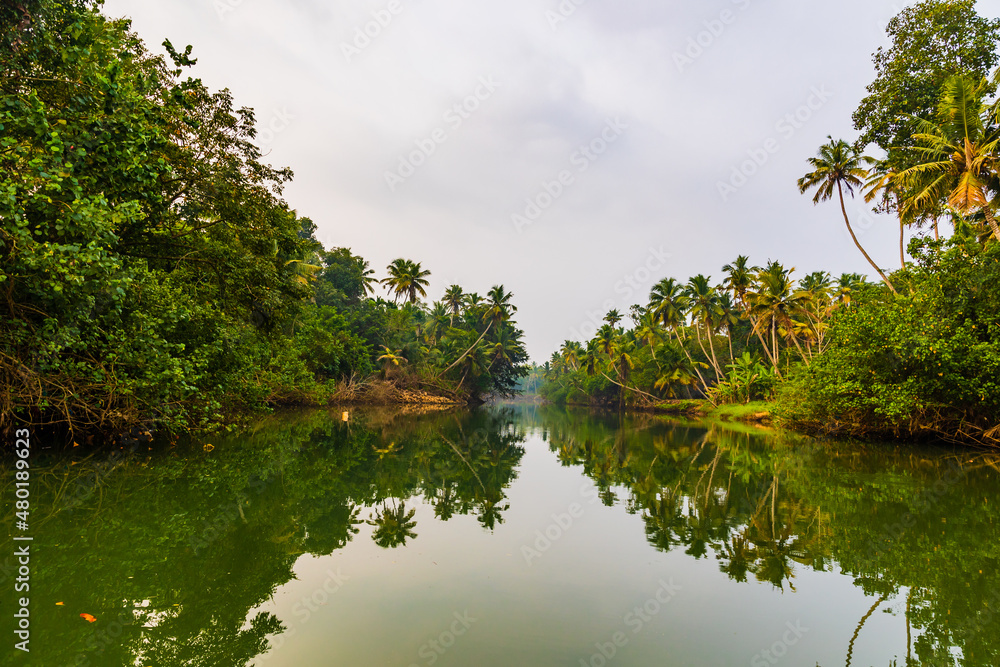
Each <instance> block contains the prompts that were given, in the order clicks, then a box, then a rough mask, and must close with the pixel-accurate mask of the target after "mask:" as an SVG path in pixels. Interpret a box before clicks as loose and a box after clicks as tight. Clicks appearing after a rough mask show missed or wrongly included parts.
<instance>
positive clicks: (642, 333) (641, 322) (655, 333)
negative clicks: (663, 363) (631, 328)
mask: <svg viewBox="0 0 1000 667" xmlns="http://www.w3.org/2000/svg"><path fill="white" fill-rule="evenodd" d="M638 317H639V319H638V320H636V323H635V337H636V339H637V340H640V341H642V342H643V343H645V344H646V345H648V346H649V353H650V354H651V355H653V361H657V359H656V348H655V346H656V343H657V342H659V341H660V338H661V336H660V323H659V321H658V320H657V319H656V314H655V313H653V312H652V311H651V310H647V309H643V310H642V314H641V315H639V316H638ZM657 366H659V362H657Z"/></svg>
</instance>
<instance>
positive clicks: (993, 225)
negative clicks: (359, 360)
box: [983, 206, 1000, 241]
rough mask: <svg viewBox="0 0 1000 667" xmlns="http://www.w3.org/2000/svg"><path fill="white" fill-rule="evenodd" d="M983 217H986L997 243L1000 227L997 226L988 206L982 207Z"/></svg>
mask: <svg viewBox="0 0 1000 667" xmlns="http://www.w3.org/2000/svg"><path fill="white" fill-rule="evenodd" d="M983 215H985V216H986V222H987V223H988V224H989V226H990V229H992V230H993V237H994V238H996V240H997V241H1000V226H998V225H997V220H996V218H994V217H993V212H992V211H990V207H989V206H984V207H983Z"/></svg>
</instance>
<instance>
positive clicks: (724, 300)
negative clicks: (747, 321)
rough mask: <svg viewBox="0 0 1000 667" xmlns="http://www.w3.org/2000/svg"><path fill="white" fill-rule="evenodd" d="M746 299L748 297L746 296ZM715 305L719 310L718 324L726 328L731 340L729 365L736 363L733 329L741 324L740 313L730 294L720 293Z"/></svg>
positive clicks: (727, 335)
mask: <svg viewBox="0 0 1000 667" xmlns="http://www.w3.org/2000/svg"><path fill="white" fill-rule="evenodd" d="M745 297H746V295H745V294H744V298H745ZM715 305H716V306H717V307H718V309H719V320H718V324H719V326H722V327H725V328H726V337H727V338H728V339H729V363H733V362H734V361H736V358H735V356H734V355H733V327H734V326H735V325H737V324H739V322H740V311H739V310H738V309H737V307H736V304H735V303H733V297H731V296H730V295H729V292H722V291H719V295H718V297H717V298H716V300H715Z"/></svg>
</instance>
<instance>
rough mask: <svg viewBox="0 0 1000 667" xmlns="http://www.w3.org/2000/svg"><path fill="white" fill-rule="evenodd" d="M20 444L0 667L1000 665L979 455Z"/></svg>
mask: <svg viewBox="0 0 1000 667" xmlns="http://www.w3.org/2000/svg"><path fill="white" fill-rule="evenodd" d="M35 447H36V449H35V452H34V454H33V459H32V469H31V472H32V491H31V493H32V496H31V499H32V505H31V507H32V510H31V517H32V526H31V532H32V535H33V537H34V541H33V542H32V547H31V549H32V551H31V554H32V557H31V584H30V585H31V589H30V611H31V644H30V646H31V652H30V653H23V652H20V651H16V650H14V649H13V643H14V642H15V641H17V640H16V639H15V638H14V635H13V634H12V630H13V629H14V625H13V623H12V620H11V614H9V613H7V612H6V611H5V612H4V614H3V616H4V617H5V618H6V619H7V620H5V621H4V623H5V625H7V626H10V627H8V628H7V629H5V631H4V632H3V636H4V637H7V639H6V640H5V641H6V642H7V643H8V646H5V647H4V649H3V650H2V651H0V655H3V656H4V660H5V664H12V665H13V664H18V665H36V666H38V667H63V666H67V665H100V666H105V665H107V666H113V667H120V666H124V665H148V666H150V667H174V666H180V665H199V666H201V665H204V666H227V665H240V666H242V665H257V666H261V667H264V666H273V667H311V666H313V665H316V666H324V667H325V666H328V665H349V666H361V667H368V666H381V665H385V666H389V667H392V666H398V667H414V666H427V667H430V666H431V665H439V666H442V667H448V666H475V667H535V666H537V667H580V666H584V667H586V666H590V667H605V666H612V665H614V666H619V665H620V666H622V667H630V666H636V667H639V666H642V667H646V666H652V665H657V666H689V665H693V666H700V665H706V666H707V665H711V666H717V665H726V666H729V665H748V666H750V667H762V666H765V665H768V666H769V665H788V666H789V667H793V666H803V665H804V666H806V667H813V666H814V665H819V666H822V667H832V666H835V665H844V664H846V665H856V666H860V667H889V666H890V665H897V666H899V667H903V666H904V665H964V666H987V665H998V664H1000V616H998V615H997V613H996V612H997V611H998V610H1000V604H998V603H1000V586H998V580H1000V574H998V568H997V565H998V555H1000V526H998V525H997V521H996V515H997V513H996V508H997V507H998V504H1000V476H998V467H997V465H998V464H997V457H996V456H995V455H989V454H981V453H975V452H970V451H968V450H952V449H947V448H927V447H901V446H881V445H861V444H844V443H832V442H826V441H819V440H812V439H806V438H801V437H796V436H793V435H789V434H782V433H777V432H773V431H767V430H763V429H759V428H755V427H749V426H742V425H723V424H718V423H699V422H681V421H671V420H667V419H664V418H659V417H654V416H649V415H633V416H626V417H620V416H618V415H613V414H607V415H600V414H594V413H591V412H588V411H574V410H569V411H567V410H563V409H558V408H549V407H535V406H506V407H505V406H494V407H488V408H484V409H481V410H477V411H469V412H467V411H454V412H447V411H446V412H431V413H412V412H411V413H406V412H404V411H399V410H356V409H354V408H351V409H349V410H348V411H347V412H346V413H345V412H344V411H342V410H335V411H315V412H302V413H285V414H280V415H276V416H274V417H271V418H268V419H266V420H264V421H263V422H261V423H260V424H259V425H258V426H257V427H256V428H254V429H251V430H248V431H245V432H241V433H234V434H229V435H220V436H211V437H207V438H200V439H197V440H194V439H191V440H179V441H176V442H172V443H158V444H156V445H152V446H149V445H145V444H133V445H131V446H129V447H125V448H123V449H120V450H117V451H115V452H113V453H111V454H108V453H106V452H105V453H103V454H93V453H85V452H84V451H83V450H84V447H77V448H72V449H70V450H68V451H58V452H57V451H54V450H52V451H46V450H44V449H42V448H40V444H36V445H35ZM0 481H2V484H3V494H4V498H5V503H4V508H5V510H6V516H5V521H6V523H5V525H6V526H9V527H10V530H8V531H5V534H9V535H11V536H13V535H14V534H15V531H14V529H13V526H14V522H15V517H14V506H13V500H12V499H13V498H14V468H13V462H12V461H10V460H8V461H7V462H6V463H5V464H4V468H3V471H2V477H0ZM7 500H9V501H10V502H7ZM16 544H18V543H15V542H13V541H12V540H11V538H10V537H8V538H6V540H5V544H4V546H3V547H2V549H3V550H2V551H0V579H2V580H3V583H2V590H3V592H2V594H0V601H2V602H3V607H2V608H3V609H5V610H10V609H13V608H15V597H14V595H15V594H14V579H15V576H16V567H13V565H12V564H13V555H12V554H13V553H14V551H15V548H16Z"/></svg>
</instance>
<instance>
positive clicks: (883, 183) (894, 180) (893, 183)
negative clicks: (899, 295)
mask: <svg viewBox="0 0 1000 667" xmlns="http://www.w3.org/2000/svg"><path fill="white" fill-rule="evenodd" d="M869 162H870V163H871V164H872V165H873V166H872V170H871V172H870V173H869V175H868V180H867V181H866V182H865V188H866V190H867V191H866V192H865V202H867V203H869V204H870V203H872V202H873V201H875V200H876V199H877V200H879V201H878V204H877V205H876V207H875V210H876V211H885V212H888V211H890V210H893V209H895V211H896V217H897V218H898V219H899V265H900V267H901V268H904V269H905V268H906V248H905V246H904V244H905V241H906V225H907V224H909V223H910V222H912V218H913V208H912V207H911V206H907V205H906V201H907V198H906V195H905V194H904V193H903V187H902V184H901V183H900V181H899V178H898V177H899V171H898V170H897V169H896V168H895V167H893V166H892V165H891V164H890V162H889V161H888V160H873V159H871V158H869Z"/></svg>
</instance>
